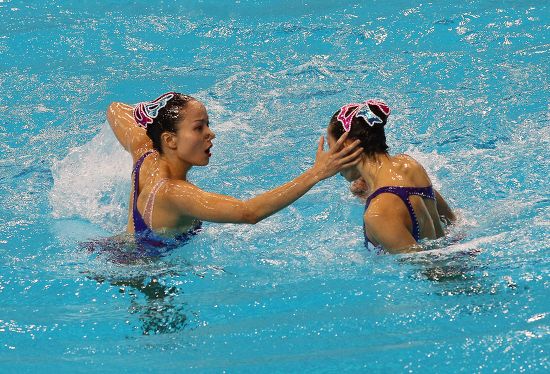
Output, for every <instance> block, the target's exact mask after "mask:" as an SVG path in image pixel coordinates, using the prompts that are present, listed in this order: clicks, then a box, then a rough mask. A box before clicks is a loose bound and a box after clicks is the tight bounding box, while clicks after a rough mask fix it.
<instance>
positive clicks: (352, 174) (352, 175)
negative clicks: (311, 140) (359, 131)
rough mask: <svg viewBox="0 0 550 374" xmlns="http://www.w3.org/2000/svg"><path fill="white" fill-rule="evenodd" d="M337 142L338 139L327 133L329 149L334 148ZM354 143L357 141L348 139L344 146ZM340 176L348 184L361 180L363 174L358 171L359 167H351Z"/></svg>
mask: <svg viewBox="0 0 550 374" xmlns="http://www.w3.org/2000/svg"><path fill="white" fill-rule="evenodd" d="M336 140H337V139H334V138H333V137H332V135H330V133H327V143H328V146H329V148H332V147H334V146H335V145H336ZM353 141H355V139H353V140H350V139H349V138H348V139H346V141H345V142H344V145H348V144H349V143H352V142H353ZM340 175H341V176H343V177H344V178H346V180H347V181H348V182H353V181H354V180H356V179H358V178H361V173H360V172H359V170H358V169H357V166H350V167H349V168H347V169H344V170H342V171H341V172H340Z"/></svg>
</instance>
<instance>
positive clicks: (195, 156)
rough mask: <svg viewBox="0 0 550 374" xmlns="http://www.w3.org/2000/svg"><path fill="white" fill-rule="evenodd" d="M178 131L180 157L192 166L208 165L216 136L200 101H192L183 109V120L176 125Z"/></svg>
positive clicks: (177, 144) (177, 150)
mask: <svg viewBox="0 0 550 374" xmlns="http://www.w3.org/2000/svg"><path fill="white" fill-rule="evenodd" d="M176 129H177V131H176V140H175V142H176V153H177V155H178V157H179V158H180V159H181V160H182V161H184V162H186V163H188V164H190V165H196V166H205V165H208V162H209V161H210V157H211V156H212V154H211V153H210V148H212V139H214V138H215V137H216V135H215V134H214V133H213V132H212V130H210V127H209V120H208V113H207V112H206V108H205V107H204V105H203V104H202V103H201V102H199V101H194V100H193V101H190V102H189V103H188V104H187V106H186V107H185V109H183V120H182V121H180V122H179V123H177V124H176Z"/></svg>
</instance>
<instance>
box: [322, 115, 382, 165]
mask: <svg viewBox="0 0 550 374" xmlns="http://www.w3.org/2000/svg"><path fill="white" fill-rule="evenodd" d="M369 108H370V109H371V111H372V112H373V113H374V114H376V115H377V116H378V117H380V119H382V121H383V122H382V123H376V124H375V125H374V126H371V125H369V124H368V123H367V121H366V120H365V119H364V118H363V117H358V116H354V117H353V120H352V121H351V129H350V131H349V135H348V139H359V140H360V141H361V144H360V145H359V146H360V147H363V150H364V151H363V153H364V154H366V155H367V156H369V157H370V156H374V155H375V154H377V153H388V149H389V147H388V145H387V144H386V134H385V133H384V125H385V124H386V122H387V120H388V116H387V115H386V114H384V113H383V112H382V111H381V110H379V109H378V108H377V107H375V106H369ZM351 110H353V108H350V109H348V112H349V111H351ZM339 113H340V110H338V111H337V112H336V113H334V115H333V116H332V118H331V119H330V122H329V125H328V133H329V134H330V135H331V136H332V137H333V138H334V139H336V140H338V139H339V138H340V136H342V135H343V134H344V126H342V123H341V122H340V121H338V119H337V118H336V117H337V116H338V114H339ZM345 114H346V115H347V114H348V113H345Z"/></svg>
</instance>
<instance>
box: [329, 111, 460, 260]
mask: <svg viewBox="0 0 550 374" xmlns="http://www.w3.org/2000/svg"><path fill="white" fill-rule="evenodd" d="M389 115H390V108H389V107H388V106H387V105H386V103H384V102H383V101H380V100H368V101H366V102H364V103H358V104H348V105H345V106H343V107H342V108H340V110H338V111H337V112H336V113H335V114H334V115H333V116H332V118H331V120H330V123H329V125H328V128H327V133H328V135H327V140H328V143H329V147H331V148H332V146H334V147H339V144H337V141H336V139H339V138H340V139H341V136H342V135H344V134H349V136H348V138H347V139H346V140H345V141H344V144H351V143H352V142H354V141H357V140H359V141H360V142H361V143H360V145H361V147H362V148H363V149H364V151H363V154H362V155H361V161H359V162H358V163H355V164H354V165H352V166H350V167H348V168H346V169H344V170H342V171H341V172H340V174H341V175H342V176H344V177H345V178H346V179H347V180H348V181H350V182H353V185H352V186H351V190H352V192H354V193H355V194H357V195H359V196H361V195H364V196H365V197H366V204H365V213H364V216H363V222H364V232H365V242H366V244H367V246H368V244H369V243H370V244H372V245H374V246H375V247H378V248H381V249H383V250H384V251H386V252H389V253H404V252H415V251H419V250H422V248H421V247H420V246H419V245H418V242H419V241H420V240H421V239H436V238H440V237H442V236H444V234H445V233H444V225H443V223H442V222H441V220H444V221H446V223H452V222H454V221H455V220H456V217H455V215H454V213H453V212H452V210H451V209H450V207H449V205H448V204H447V203H446V202H445V200H444V199H443V197H442V196H441V194H439V193H438V192H437V191H436V190H435V189H434V188H433V187H432V182H431V180H430V178H429V176H428V174H427V173H426V170H424V168H423V167H422V165H421V164H420V163H419V162H417V161H416V160H414V159H413V158H412V157H410V156H408V155H405V154H400V155H393V156H392V155H390V154H389V153H388V149H389V147H388V146H387V144H386V135H385V133H384V126H385V125H386V122H387V120H388V116H389ZM361 179H362V180H361Z"/></svg>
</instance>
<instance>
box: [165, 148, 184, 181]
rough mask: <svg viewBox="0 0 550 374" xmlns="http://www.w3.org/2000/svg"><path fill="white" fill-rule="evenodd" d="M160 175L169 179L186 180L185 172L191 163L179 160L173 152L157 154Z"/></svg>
mask: <svg viewBox="0 0 550 374" xmlns="http://www.w3.org/2000/svg"><path fill="white" fill-rule="evenodd" d="M159 161H160V165H159V169H160V173H161V175H163V176H164V177H166V178H170V179H179V180H187V172H188V171H189V170H190V169H191V165H189V164H188V163H186V162H181V160H180V159H179V158H178V157H177V156H176V155H175V154H168V153H163V154H161V155H160V156H159Z"/></svg>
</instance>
